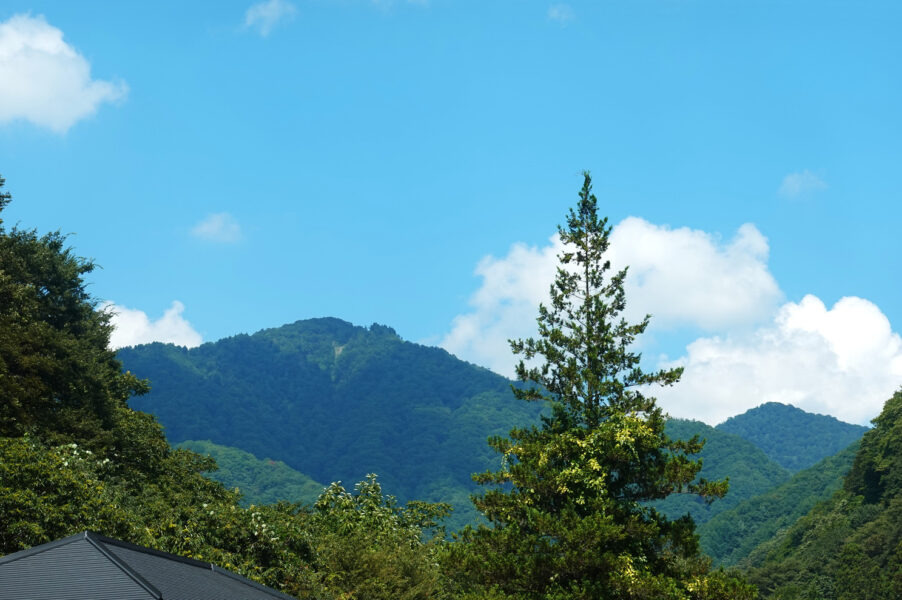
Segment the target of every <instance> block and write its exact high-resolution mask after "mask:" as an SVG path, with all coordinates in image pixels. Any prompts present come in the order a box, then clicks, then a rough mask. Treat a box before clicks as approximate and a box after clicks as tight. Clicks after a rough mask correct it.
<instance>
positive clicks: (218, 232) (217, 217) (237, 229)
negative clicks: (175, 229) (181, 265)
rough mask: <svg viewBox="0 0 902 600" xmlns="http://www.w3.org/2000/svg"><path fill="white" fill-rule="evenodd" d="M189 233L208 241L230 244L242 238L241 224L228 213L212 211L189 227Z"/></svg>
mask: <svg viewBox="0 0 902 600" xmlns="http://www.w3.org/2000/svg"><path fill="white" fill-rule="evenodd" d="M191 235H193V236H194V237H196V238H200V239H202V240H206V241H208V242H219V243H223V244H232V243H235V242H238V241H240V240H241V238H242V234H241V226H240V225H239V224H238V221H236V220H235V217H233V216H232V215H230V214H229V213H214V214H212V215H208V216H207V218H205V219H204V220H203V221H201V222H200V223H198V224H197V225H195V226H194V227H192V228H191Z"/></svg>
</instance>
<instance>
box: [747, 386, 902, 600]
mask: <svg viewBox="0 0 902 600" xmlns="http://www.w3.org/2000/svg"><path fill="white" fill-rule="evenodd" d="M747 563H748V564H749V565H750V566H751V569H750V571H749V574H750V577H751V578H752V579H753V580H754V581H755V582H756V583H757V584H758V585H759V587H760V589H761V592H762V595H764V596H765V597H770V598H786V599H788V598H800V599H818V600H834V599H835V600H840V599H841V600H865V599H868V600H870V599H884V598H900V597H902V390H900V391H898V392H896V393H895V394H894V395H893V397H892V398H890V399H889V400H888V401H887V403H886V405H885V406H884V409H883V412H882V413H881V414H880V416H879V417H877V418H876V419H874V428H873V429H871V430H870V431H868V432H867V433H865V435H864V437H863V438H862V439H861V446H860V448H859V450H858V452H857V454H856V455H855V460H854V463H853V465H852V469H851V470H850V471H849V474H848V476H847V477H846V478H845V481H844V483H843V488H842V489H841V490H839V491H837V492H836V493H835V494H834V495H833V497H832V498H830V500H829V501H827V502H824V503H821V504H818V505H817V506H815V507H814V508H813V509H812V510H811V511H810V512H809V513H808V514H807V515H805V516H804V517H802V518H801V519H799V520H798V521H797V522H796V524H795V525H793V526H792V527H790V528H789V529H787V530H786V531H785V532H783V533H782V534H781V535H778V536H777V537H775V538H774V539H772V540H770V541H768V542H766V543H764V544H762V545H761V546H760V547H759V548H757V549H756V550H755V551H754V552H752V554H751V555H750V556H749V557H748V559H747Z"/></svg>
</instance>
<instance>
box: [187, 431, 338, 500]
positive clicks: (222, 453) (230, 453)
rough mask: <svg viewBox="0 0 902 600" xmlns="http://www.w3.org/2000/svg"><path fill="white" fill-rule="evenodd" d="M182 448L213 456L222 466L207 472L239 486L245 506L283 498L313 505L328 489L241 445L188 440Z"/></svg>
mask: <svg viewBox="0 0 902 600" xmlns="http://www.w3.org/2000/svg"><path fill="white" fill-rule="evenodd" d="M178 447H179V448H185V449H187V450H191V451H192V452H197V453H198V454H203V455H206V456H210V457H212V458H213V460H215V461H216V465H217V467H219V468H218V469H217V470H215V471H213V472H211V473H208V474H207V475H208V476H209V477H210V479H213V480H215V481H218V482H220V483H222V484H224V485H225V486H226V487H227V488H229V489H234V488H238V491H240V492H241V496H242V504H243V505H245V506H246V505H250V504H274V503H276V502H278V501H279V500H288V501H289V502H303V503H305V504H313V503H314V502H316V499H317V498H319V496H320V494H322V493H323V489H324V488H325V486H324V485H323V484H321V483H318V482H316V481H313V480H312V479H310V478H309V477H307V476H306V475H304V474H303V473H299V472H298V471H295V470H294V469H292V468H291V467H289V466H288V465H286V464H285V463H284V462H282V461H275V460H272V459H269V458H267V459H259V458H257V457H256V456H254V455H253V454H251V453H250V452H245V451H244V450H240V449H238V448H231V447H229V446H220V445H219V444H214V443H213V442H211V441H209V440H204V441H200V440H188V441H185V442H182V443H181V444H179V445H178Z"/></svg>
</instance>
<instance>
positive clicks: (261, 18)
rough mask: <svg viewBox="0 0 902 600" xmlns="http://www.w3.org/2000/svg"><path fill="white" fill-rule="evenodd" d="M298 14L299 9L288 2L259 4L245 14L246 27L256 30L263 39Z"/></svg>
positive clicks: (275, 0) (283, 0)
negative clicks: (281, 23) (277, 26)
mask: <svg viewBox="0 0 902 600" xmlns="http://www.w3.org/2000/svg"><path fill="white" fill-rule="evenodd" d="M296 14H297V8H296V7H295V5H294V4H292V3H291V2H287V1H286V0H269V1H268V2H258V3H257V4H254V5H253V6H251V7H250V8H248V9H247V12H245V13H244V26H245V27H247V28H249V29H254V30H256V31H257V33H259V34H260V35H262V36H263V37H266V36H268V35H269V34H270V33H271V32H272V30H273V29H274V28H275V27H276V25H278V24H279V23H280V22H285V21H290V20H291V19H293V18H294V16H295V15H296Z"/></svg>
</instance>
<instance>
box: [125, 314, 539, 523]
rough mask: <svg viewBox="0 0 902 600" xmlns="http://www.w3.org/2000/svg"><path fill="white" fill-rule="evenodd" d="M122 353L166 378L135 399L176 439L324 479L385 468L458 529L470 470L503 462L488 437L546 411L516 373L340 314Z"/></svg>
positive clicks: (389, 479) (397, 485) (132, 365)
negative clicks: (521, 395)
mask: <svg viewBox="0 0 902 600" xmlns="http://www.w3.org/2000/svg"><path fill="white" fill-rule="evenodd" d="M119 357H120V359H121V360H122V361H123V363H124V364H125V366H126V367H127V368H129V369H130V370H132V371H133V372H135V373H139V374H140V375H141V376H142V377H148V378H150V380H151V381H153V382H154V384H153V390H152V392H151V393H150V394H148V395H146V396H143V397H140V398H134V399H133V400H132V406H133V407H134V408H137V409H139V410H145V411H147V412H150V413H152V414H154V415H155V416H156V417H157V418H158V419H159V420H160V422H161V423H162V424H163V425H164V427H165V430H166V435H167V437H168V438H169V440H170V441H171V442H172V443H179V442H182V441H185V440H190V439H195V440H196V439H209V440H212V441H213V442H214V443H217V444H221V445H225V446H232V447H237V448H241V449H242V450H245V451H247V452H250V453H252V454H254V455H255V456H266V457H270V458H272V459H273V460H281V461H284V462H285V463H286V464H287V465H289V466H290V467H292V468H293V469H296V470H297V471H300V472H301V473H304V474H305V475H307V476H309V477H311V478H312V479H314V480H315V481H320V482H330V481H359V480H361V479H363V478H364V477H365V476H366V475H367V474H368V473H378V474H379V477H380V480H381V481H382V482H383V485H385V487H386V489H390V490H392V492H393V493H395V494H396V495H397V496H398V497H399V498H400V499H402V500H404V501H406V500H410V499H414V498H415V499H421V500H429V501H442V502H449V503H451V504H452V506H454V508H455V513H454V515H453V516H452V519H451V520H450V522H449V527H453V528H457V527H459V526H462V525H463V524H464V523H467V522H471V521H473V520H474V519H475V516H476V515H475V512H474V511H473V509H472V505H471V504H470V502H469V496H470V494H471V493H473V492H474V491H475V486H474V484H473V482H472V481H471V480H470V475H471V474H472V473H474V472H477V471H484V470H486V469H489V468H492V467H494V466H495V465H497V463H498V459H497V457H496V456H495V455H494V454H493V453H492V452H491V450H490V449H489V448H486V445H485V440H486V438H487V437H488V436H491V435H498V434H501V433H504V432H505V431H506V429H507V428H508V427H510V426H511V425H525V424H528V423H532V422H535V421H536V420H537V419H538V414H539V410H540V407H537V406H533V405H528V404H526V403H521V402H517V401H516V399H515V398H514V397H513V394H512V393H511V391H510V382H509V381H508V380H506V379H505V378H503V377H501V376H499V375H496V374H494V373H492V372H490V371H488V370H486V369H483V368H480V367H476V366H474V365H471V364H469V363H465V362H463V361H460V360H458V359H456V358H454V357H453V356H451V355H450V354H448V353H447V352H445V351H444V350H441V349H438V348H428V347H425V346H420V345H417V344H413V343H410V342H405V341H402V340H401V339H400V338H399V337H398V336H397V335H396V334H395V332H394V331H393V330H392V329H389V328H388V327H383V326H380V325H373V326H372V327H370V328H363V327H356V326H354V325H351V324H349V323H346V322H344V321H340V320H338V319H328V318H327V319H311V320H308V321H299V322H297V323H294V324H291V325H285V326H283V327H279V328H275V329H267V330H264V331H261V332H259V333H256V334H254V335H238V336H235V337H231V338H228V339H224V340H220V341H218V342H215V343H211V344H204V345H202V346H200V347H199V348H194V349H192V350H186V349H184V348H178V347H176V346H172V345H164V344H150V345H146V346H139V347H136V348H126V349H123V350H121V351H120V352H119ZM228 485H236V482H232V481H229V482H228Z"/></svg>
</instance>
